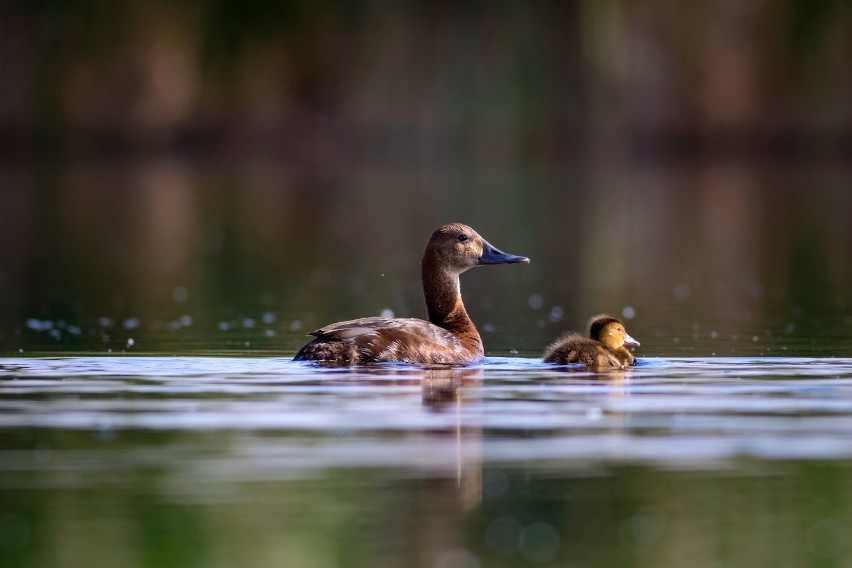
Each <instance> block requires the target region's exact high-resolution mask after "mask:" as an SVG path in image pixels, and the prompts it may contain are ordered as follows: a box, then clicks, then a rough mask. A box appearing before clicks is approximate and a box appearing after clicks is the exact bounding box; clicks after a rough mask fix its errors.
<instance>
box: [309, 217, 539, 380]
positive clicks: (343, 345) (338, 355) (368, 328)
mask: <svg viewBox="0 0 852 568" xmlns="http://www.w3.org/2000/svg"><path fill="white" fill-rule="evenodd" d="M517 262H529V259H528V258H525V257H522V256H515V255H511V254H506V253H504V252H501V251H500V250H498V249H496V248H494V247H493V246H492V245H491V244H489V243H488V242H487V241H486V240H485V239H483V238H482V237H481V236H479V235H478V234H477V233H476V231H474V230H473V229H471V228H470V227H468V226H466V225H462V224H460V223H453V224H450V225H444V226H443V227H439V228H438V229H437V230H435V232H434V233H432V236H431V238H430V239H429V242H428V243H427V244H426V249H425V251H424V252H423V260H422V262H421V270H422V279H423V295H424V296H425V298H426V307H427V310H428V313H429V321H425V320H421V319H416V318H381V317H370V318H361V319H356V320H351V321H344V322H339V323H334V324H331V325H327V326H325V327H322V328H320V329H318V330H316V331H313V332H311V333H310V334H309V335H313V336H315V338H314V339H313V340H312V341H311V342H310V343H308V344H307V345H305V346H304V347H302V348H301V349H300V350H299V352H298V353H297V354H296V357H295V360H297V361H317V362H322V363H324V364H329V365H359V364H368V363H382V362H391V361H396V362H405V363H424V364H445V365H459V364H465V363H474V362H476V361H479V360H481V359H482V357H483V355H484V350H483V348H482V339H481V338H480V336H479V332H478V331H477V330H476V326H475V325H474V324H473V322H472V321H471V319H470V317H469V316H468V314H467V311H466V310H465V308H464V303H463V302H462V298H461V288H460V284H459V275H460V274H461V273H462V272H464V271H466V270H468V269H470V268H472V267H474V266H478V265H484V264H510V263H517Z"/></svg>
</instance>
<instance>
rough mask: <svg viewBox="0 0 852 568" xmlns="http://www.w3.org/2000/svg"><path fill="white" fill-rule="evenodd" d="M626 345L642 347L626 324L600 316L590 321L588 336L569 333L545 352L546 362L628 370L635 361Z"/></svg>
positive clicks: (612, 318)
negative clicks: (627, 367)
mask: <svg viewBox="0 0 852 568" xmlns="http://www.w3.org/2000/svg"><path fill="white" fill-rule="evenodd" d="M625 345H635V346H639V342H638V341H636V340H635V339H633V338H632V337H630V335H628V333H627V331H626V330H625V329H624V324H623V323H621V322H620V321H619V320H617V319H616V318H614V317H611V316H607V315H599V316H595V317H593V318H592V319H591V320H590V321H589V336H588V337H584V336H582V335H580V334H579V333H568V334H566V335H564V336H562V337H560V338H559V339H557V340H556V341H554V342H553V343H551V344H550V345H548V346H547V348H546V349H545V350H544V362H545V363H556V364H558V365H564V364H566V363H583V364H585V365H590V366H595V367H619V368H621V367H626V366H630V365H635V364H636V358H635V357H633V354H632V353H631V352H630V351H629V350H628V349H627V348H626V347H625Z"/></svg>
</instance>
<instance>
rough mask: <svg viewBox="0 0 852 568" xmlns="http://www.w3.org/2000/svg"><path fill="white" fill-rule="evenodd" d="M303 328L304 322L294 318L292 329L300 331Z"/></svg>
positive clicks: (291, 324) (291, 323)
mask: <svg viewBox="0 0 852 568" xmlns="http://www.w3.org/2000/svg"><path fill="white" fill-rule="evenodd" d="M300 329H302V322H300V321H299V320H293V321H291V322H290V331H298V330H300Z"/></svg>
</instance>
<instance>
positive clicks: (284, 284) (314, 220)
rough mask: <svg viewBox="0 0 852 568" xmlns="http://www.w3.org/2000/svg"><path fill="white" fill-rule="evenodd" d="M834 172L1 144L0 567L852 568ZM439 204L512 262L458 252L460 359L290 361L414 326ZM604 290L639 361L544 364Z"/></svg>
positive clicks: (850, 235) (842, 176)
mask: <svg viewBox="0 0 852 568" xmlns="http://www.w3.org/2000/svg"><path fill="white" fill-rule="evenodd" d="M530 155H531V156H537V155H538V152H537V151H535V152H532V153H531V154H530ZM498 162H499V163H498ZM850 180H852V175H850V171H849V169H848V167H846V166H844V165H842V164H841V165H836V166H835V165H831V164H823V165H820V164H807V163H806V164H796V163H789V164H788V163H774V162H773V163H766V164H753V163H749V162H747V161H744V162H740V161H737V160H733V161H731V162H726V161H723V162H714V161H710V162H709V163H708V162H698V163H695V164H692V163H686V164H683V163H680V164H678V163H675V164H668V165H664V164H663V165H661V164H657V166H652V165H648V164H645V163H643V162H642V161H641V160H640V161H639V162H638V163H633V162H629V161H628V162H627V163H624V162H619V163H613V162H611V161H610V160H609V159H607V160H605V161H603V162H601V164H599V165H597V166H595V165H594V164H592V163H591V162H589V161H587V160H576V161H571V160H567V161H566V160H563V159H562V157H561V155H560V154H558V153H554V154H553V156H552V159H550V160H549V161H546V163H539V162H538V161H537V159H533V160H532V161H531V162H529V163H527V162H517V163H504V162H503V161H502V160H498V161H496V162H495V161H494V160H492V159H490V158H489V159H488V160H485V161H484V162H481V163H480V162H478V161H473V162H471V161H470V160H468V159H467V158H465V157H461V158H459V159H458V160H457V161H449V162H447V163H443V162H441V163H435V164H432V163H425V162H424V163H422V164H421V163H420V162H411V163H408V162H406V161H405V160H403V161H402V162H394V161H392V160H391V161H387V160H384V161H382V160H378V161H375V162H374V161H369V160H366V161H363V162H360V161H359V162H357V163H353V164H351V165H350V166H348V167H344V166H342V165H341V164H337V163H336V162H335V160H334V159H330V160H329V161H327V162H322V161H321V162H317V164H313V163H307V164H302V165H299V164H293V163H290V162H286V161H284V162H281V161H278V160H266V161H264V160H255V159H251V160H245V161H240V160H235V159H230V158H224V159H222V160H206V161H205V160H203V159H181V158H180V157H179V156H178V157H175V156H169V155H166V156H156V155H155V156H149V157H140V158H136V159H128V160H126V161H124V160H117V161H112V162H111V161H104V160H100V159H93V160H85V159H84V160H67V161H65V160H61V161H59V162H57V163H45V164H41V163H38V164H30V165H29V166H27V165H22V166H14V165H11V166H9V167H6V168H4V169H2V170H0V182H2V183H0V187H2V190H0V191H2V193H3V194H2V207H0V355H2V358H0V565H2V566H3V567H4V568H5V566H10V567H39V568H41V567H54V566H55V567H77V566H79V567H81V568H82V567H85V568H91V567H93V566H98V567H100V566H104V567H110V568H112V567H116V566H121V567H135V566H156V567H158V568H159V567H166V566H175V567H178V566H179V567H186V566H198V567H204V568H207V567H219V566H221V567H223V568H224V567H228V568H230V567H232V566H240V565H243V566H276V567H278V566H299V567H302V566H305V567H311V568H313V567H320V568H322V567H331V566H345V567H358V566H364V567H370V568H372V567H376V566H378V567H382V566H424V567H429V568H433V567H434V568H476V567H484V566H515V565H559V566H578V567H585V566H648V567H653V568H658V567H661V566H662V567H667V566H671V567H673V568H675V567H676V568H680V567H682V566H690V567H701V566H713V567H716V566H749V567H751V566H772V567H773V568H779V567H784V566H796V567H798V566H803V565H807V566H838V565H850V564H852V562H850V559H852V550H850V548H852V545H850V544H849V541H848V539H847V538H846V535H848V534H849V533H850V531H852V489H850V484H849V479H852V477H850V474H852V359H850V358H852V341H850V338H852V296H850V291H852V263H850V256H849V250H850V243H852V224H850V223H849V211H850V210H852V192H850V191H849V187H850ZM450 221H462V222H466V223H469V224H470V225H472V226H473V227H474V228H476V229H477V230H478V231H479V232H480V233H481V234H482V235H483V236H484V237H486V238H487V239H488V240H489V241H490V242H492V243H493V244H494V245H495V246H497V247H500V248H501V249H502V250H505V251H506V252H511V253H516V254H522V255H525V256H528V257H530V259H531V260H532V262H531V263H530V264H529V265H523V266H520V265H514V266H505V267H485V268H481V269H476V270H471V271H469V272H468V273H466V274H464V275H463V276H462V290H463V293H464V297H465V301H466V306H467V308H468V310H469V313H470V314H471V317H472V319H473V321H474V322H476V325H477V327H478V328H479V329H480V330H481V332H482V337H483V342H484V343H485V347H486V355H487V358H486V360H485V362H484V363H483V364H481V365H476V366H472V367H466V368H462V369H421V368H417V367H400V366H379V367H375V368H369V369H368V368H358V369H323V368H318V367H314V366H310V365H306V364H297V363H294V362H292V361H290V358H291V357H292V356H293V354H294V353H295V352H296V350H297V349H298V348H299V347H300V346H301V345H302V344H303V343H304V342H305V340H306V337H305V333H306V332H307V331H309V330H311V329H316V328H317V327H320V326H321V325H324V324H326V323H329V322H333V321H341V320H346V319H351V318H355V317H362V316H372V315H379V314H382V313H385V314H388V313H393V314H395V315H396V316H401V317H409V316H410V317H422V316H423V315H424V308H423V298H422V291H421V283H420V274H419V267H420V255H421V253H422V250H423V245H424V243H425V242H426V239H427V238H428V235H429V234H430V232H431V231H432V230H433V229H434V228H435V227H436V226H438V225H440V224H443V223H446V222H450ZM601 312H607V313H611V314H614V315H620V316H622V317H623V318H624V320H625V323H626V325H627V329H628V331H629V332H630V334H631V335H633V336H634V337H636V338H637V339H639V340H640V341H641V342H642V346H641V348H639V349H638V350H637V355H638V356H639V357H640V359H641V360H642V365H640V366H639V367H636V368H633V369H630V370H627V371H624V372H620V373H611V374H608V375H605V376H600V375H594V374H591V373H588V372H585V371H582V370H578V369H559V368H555V367H547V366H544V365H543V364H541V362H540V359H538V357H539V356H540V354H541V350H542V348H543V347H544V346H545V345H546V344H547V343H548V342H550V341H552V340H553V338H555V337H556V336H558V335H559V334H561V333H562V332H564V331H566V330H569V329H581V328H582V327H583V325H584V323H585V321H586V320H587V318H588V317H589V316H591V315H592V314H595V313H601Z"/></svg>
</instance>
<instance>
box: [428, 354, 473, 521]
mask: <svg viewBox="0 0 852 568" xmlns="http://www.w3.org/2000/svg"><path fill="white" fill-rule="evenodd" d="M482 376H483V370H482V369H481V368H474V369H471V368H457V367H456V368H453V367H430V368H426V369H423V374H422V377H421V380H420V387H421V395H422V401H423V407H424V408H426V409H428V410H430V411H432V412H436V413H446V414H449V415H451V416H452V417H453V421H452V425H450V426H448V427H445V428H439V429H430V430H428V431H426V432H425V435H426V436H428V437H430V438H433V439H434V438H442V439H447V440H448V441H451V443H452V444H453V445H454V447H455V460H454V462H455V463H454V466H455V467H454V470H453V471H451V472H448V473H451V476H450V477H447V478H444V482H441V483H437V484H433V487H432V490H433V491H440V492H447V494H448V495H450V494H452V495H455V499H456V500H457V502H458V503H459V504H460V505H461V508H462V509H463V510H465V511H467V510H470V509H473V508H475V507H476V506H477V505H479V503H480V501H481V500H482V426H481V425H480V424H479V423H478V421H474V420H468V419H467V416H469V413H466V412H464V405H465V404H468V405H469V404H471V403H474V402H476V401H479V400H480V398H481V396H480V391H479V387H480V386H482ZM448 495H447V496H448ZM445 497H446V496H445Z"/></svg>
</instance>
